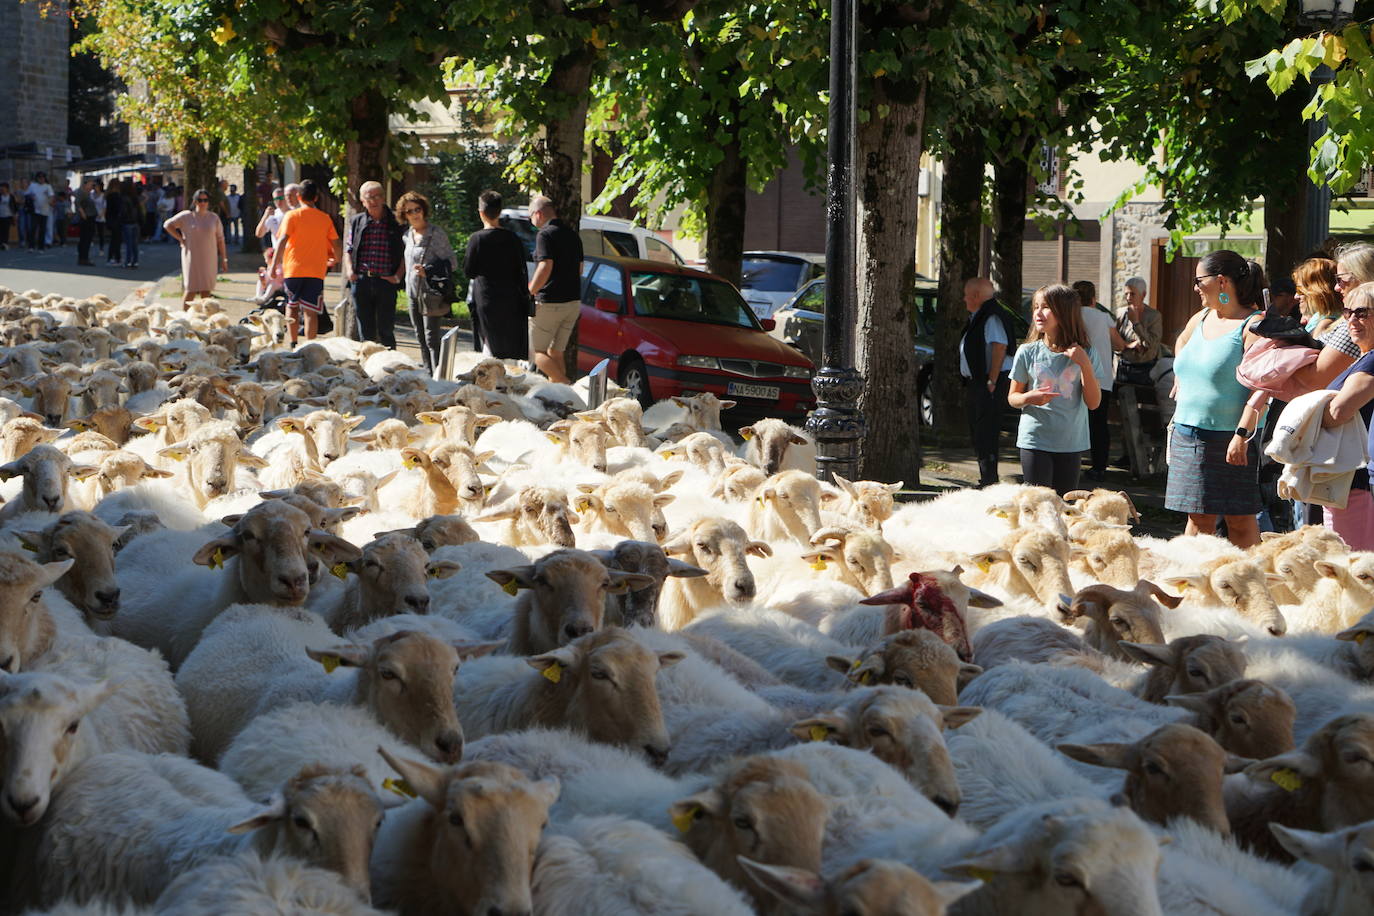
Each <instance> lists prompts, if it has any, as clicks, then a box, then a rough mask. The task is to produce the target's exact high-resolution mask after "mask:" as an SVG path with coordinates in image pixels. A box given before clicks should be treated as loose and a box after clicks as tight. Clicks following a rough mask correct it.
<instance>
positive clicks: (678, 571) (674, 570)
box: [668, 557, 710, 579]
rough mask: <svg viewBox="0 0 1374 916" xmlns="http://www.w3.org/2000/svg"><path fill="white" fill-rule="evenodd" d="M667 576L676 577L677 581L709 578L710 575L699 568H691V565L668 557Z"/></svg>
mask: <svg viewBox="0 0 1374 916" xmlns="http://www.w3.org/2000/svg"><path fill="white" fill-rule="evenodd" d="M668 575H670V576H676V577H677V578H679V579H695V578H697V577H699V576H709V575H710V573H709V572H707V571H706V570H704V569H702V568H701V567H700V566H693V565H692V564H691V563H684V562H682V561H681V560H675V559H673V558H672V557H669V558H668Z"/></svg>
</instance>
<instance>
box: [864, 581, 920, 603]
mask: <svg viewBox="0 0 1374 916" xmlns="http://www.w3.org/2000/svg"><path fill="white" fill-rule="evenodd" d="M859 603H860V604H870V605H872V604H910V603H911V586H910V585H899V586H897V587H896V588H889V589H888V590H887V591H885V592H878V594H876V595H870V596H869V597H867V598H863V599H861V600H860V601H859Z"/></svg>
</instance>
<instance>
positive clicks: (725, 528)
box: [663, 518, 773, 606]
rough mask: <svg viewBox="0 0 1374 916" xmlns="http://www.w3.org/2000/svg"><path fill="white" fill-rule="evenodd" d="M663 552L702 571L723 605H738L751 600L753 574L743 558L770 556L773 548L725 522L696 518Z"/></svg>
mask: <svg viewBox="0 0 1374 916" xmlns="http://www.w3.org/2000/svg"><path fill="white" fill-rule="evenodd" d="M663 552H664V553H666V554H668V555H670V556H672V555H674V554H677V555H681V556H683V557H684V558H685V559H686V560H687V561H688V562H690V563H692V564H693V565H694V566H697V567H699V568H701V569H704V570H706V581H707V583H708V584H709V585H710V586H711V587H712V589H714V590H715V591H717V592H719V593H720V595H721V596H722V597H723V598H724V599H725V601H726V602H728V603H730V604H733V605H736V606H742V605H745V604H748V603H749V602H750V601H753V600H754V594H755V585H754V574H753V573H752V572H750V570H749V563H748V561H747V560H746V555H748V554H753V555H754V556H756V557H771V556H772V555H773V548H772V547H769V546H768V545H767V544H766V543H764V542H763V541H751V540H749V536H748V535H746V534H745V533H744V529H743V528H741V527H740V526H739V525H737V524H735V523H734V522H732V521H730V520H729V519H724V518H703V519H697V520H696V521H695V522H693V523H692V525H691V527H690V528H688V529H687V530H686V531H685V532H683V533H682V534H681V535H679V536H678V537H675V538H673V539H672V541H670V542H669V543H667V544H664V545H663Z"/></svg>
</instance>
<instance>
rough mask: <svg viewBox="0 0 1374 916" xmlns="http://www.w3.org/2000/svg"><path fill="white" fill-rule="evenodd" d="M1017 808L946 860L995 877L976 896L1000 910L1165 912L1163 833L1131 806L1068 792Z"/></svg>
mask: <svg viewBox="0 0 1374 916" xmlns="http://www.w3.org/2000/svg"><path fill="white" fill-rule="evenodd" d="M1037 810H1039V811H1041V812H1043V813H1042V814H1041V815H1040V816H1039V817H1034V816H1033V815H1031V817H1032V819H1030V820H1029V821H1028V820H1027V815H1028V814H1030V812H1024V811H1023V812H1019V813H1018V814H1016V815H1011V816H1009V817H1007V818H1004V819H1003V820H1002V821H1000V822H999V823H998V824H996V825H994V826H993V828H992V829H990V830H989V831H988V832H987V833H985V834H983V836H982V837H981V838H980V839H979V840H978V841H977V843H976V844H975V846H974V850H973V852H972V854H971V855H969V856H967V857H966V858H965V859H964V860H963V861H961V862H959V863H957V864H955V865H951V866H948V867H946V868H945V871H946V872H948V873H951V874H960V873H962V874H969V875H972V874H973V873H977V874H978V875H980V876H982V877H987V875H986V874H985V873H991V876H992V877H991V880H990V881H988V882H987V883H985V884H984V886H983V887H982V889H980V890H978V891H976V892H975V894H974V896H973V897H971V898H970V899H971V900H974V901H978V900H980V899H982V900H986V901H1002V902H1004V905H1003V906H1000V907H999V906H997V905H996V904H994V905H992V907H991V910H993V911H997V912H1001V911H1003V910H1011V909H1014V910H1016V911H1017V912H1020V913H1093V914H1102V916H1160V914H1161V913H1162V912H1163V911H1162V909H1161V908H1160V905H1159V895H1158V891H1157V889H1156V885H1155V876H1156V874H1157V873H1158V871H1159V861H1160V853H1159V844H1160V839H1159V838H1157V837H1156V836H1155V835H1154V834H1153V833H1151V832H1150V830H1149V828H1148V827H1146V826H1145V824H1144V823H1143V822H1142V821H1141V820H1140V818H1139V817H1137V816H1136V815H1135V814H1134V813H1133V812H1131V811H1130V810H1129V809H1126V808H1113V807H1111V806H1110V805H1108V804H1107V802H1105V801H1100V800H1098V799H1066V800H1063V801H1060V802H1054V803H1050V804H1047V805H1042V806H1039V807H1038V809H1037Z"/></svg>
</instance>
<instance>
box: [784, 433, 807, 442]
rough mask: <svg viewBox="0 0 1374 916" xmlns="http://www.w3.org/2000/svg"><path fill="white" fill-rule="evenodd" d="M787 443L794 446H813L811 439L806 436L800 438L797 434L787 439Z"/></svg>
mask: <svg viewBox="0 0 1374 916" xmlns="http://www.w3.org/2000/svg"><path fill="white" fill-rule="evenodd" d="M787 441H788V442H790V443H792V444H793V445H810V444H811V440H810V439H808V438H806V437H805V436H799V435H797V434H796V433H793V434H792V435H791V436H789V437H788V439H787Z"/></svg>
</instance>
